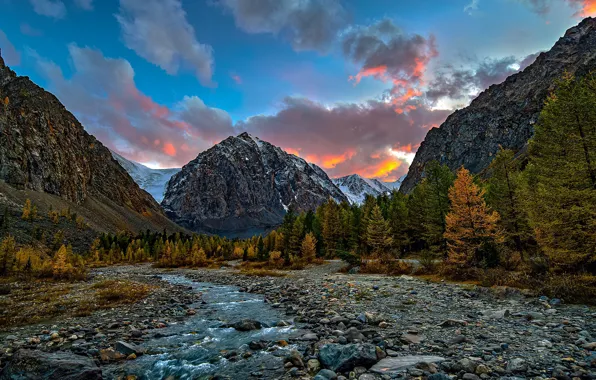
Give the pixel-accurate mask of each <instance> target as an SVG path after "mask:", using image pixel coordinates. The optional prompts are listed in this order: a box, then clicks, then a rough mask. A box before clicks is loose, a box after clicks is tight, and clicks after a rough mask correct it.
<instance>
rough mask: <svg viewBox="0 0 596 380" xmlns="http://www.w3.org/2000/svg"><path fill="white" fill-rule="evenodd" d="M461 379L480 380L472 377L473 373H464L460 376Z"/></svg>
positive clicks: (474, 376)
mask: <svg viewBox="0 0 596 380" xmlns="http://www.w3.org/2000/svg"><path fill="white" fill-rule="evenodd" d="M462 379H464V380H480V378H479V377H478V376H476V375H474V374H473V373H465V374H464V375H463V376H462Z"/></svg>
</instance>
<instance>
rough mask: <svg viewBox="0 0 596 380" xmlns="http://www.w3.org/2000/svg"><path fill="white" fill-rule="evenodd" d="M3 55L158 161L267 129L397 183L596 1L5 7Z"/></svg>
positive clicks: (344, 167)
mask: <svg viewBox="0 0 596 380" xmlns="http://www.w3.org/2000/svg"><path fill="white" fill-rule="evenodd" d="M0 8H1V9H2V12H0V48H1V49H2V56H3V57H4V59H5V61H6V63H7V64H8V65H9V66H11V67H12V69H13V70H15V71H16V72H17V74H19V75H26V76H29V77H30V78H31V79H32V80H33V81H34V82H36V83H37V84H39V85H40V86H42V87H44V88H45V89H47V90H48V91H51V92H52V93H54V94H55V95H56V96H57V97H58V98H59V99H60V101H61V102H62V103H63V104H64V105H65V106H66V108H67V109H68V110H69V111H71V112H72V113H73V114H74V115H75V116H76V117H77V118H78V119H79V121H81V123H82V124H83V125H84V127H85V129H86V130H87V131H88V132H89V133H91V134H93V135H95V136H96V137H97V138H98V139H99V140H100V141H102V142H103V143H104V144H105V145H106V146H107V147H109V148H110V149H112V150H114V151H116V152H117V153H119V154H121V155H123V156H125V157H127V158H129V159H131V160H134V161H138V162H141V163H144V164H146V165H148V166H150V167H158V168H168V167H181V166H183V165H185V164H186V163H187V162H189V161H190V160H192V159H194V158H195V157H196V156H197V155H198V154H199V153H200V152H202V151H204V150H205V149H208V148H210V147H211V146H213V145H214V144H216V143H218V142H219V141H221V140H223V139H225V138H227V137H228V136H231V135H238V134H240V133H242V132H245V131H248V132H249V133H251V134H252V135H254V136H258V137H259V138H261V139H263V140H265V141H269V142H271V143H272V144H275V145H278V146H280V147H282V148H283V149H285V150H286V151H287V152H290V153H293V154H296V155H299V156H300V157H303V158H304V159H306V160H307V161H310V162H313V163H315V164H317V165H319V166H321V167H322V168H323V169H325V170H326V171H327V173H328V174H329V175H330V176H331V177H339V176H344V175H348V174H353V173H356V174H360V175H362V176H364V177H368V178H379V179H381V180H383V181H394V180H396V179H398V178H399V177H401V176H402V175H404V174H405V173H406V172H407V168H408V165H409V164H410V163H411V162H412V159H413V157H414V154H415V152H416V149H417V148H418V147H419V145H420V143H421V141H422V140H423V139H424V136H425V135H426V132H427V131H428V130H429V129H431V128H433V127H438V126H440V124H441V123H442V122H443V121H444V120H445V119H446V118H447V116H448V115H449V114H450V113H451V112H453V110H455V109H457V108H462V107H464V106H466V105H468V104H469V103H470V101H471V100H473V99H474V97H476V96H477V95H478V93H480V92H481V91H482V90H484V89H486V88H487V87H488V86H490V85H491V84H495V83H500V82H502V81H503V80H504V79H505V78H506V77H507V76H509V75H511V74H513V73H515V72H517V71H519V70H523V69H524V68H525V67H527V66H528V65H530V64H531V63H532V62H533V61H534V59H535V58H536V56H537V55H538V54H539V53H540V52H543V51H547V50H549V49H550V48H551V47H552V46H553V44H554V43H555V42H556V41H557V39H558V38H560V37H561V36H562V35H563V34H564V33H565V31H566V30H567V29H568V28H570V27H572V26H574V25H576V24H577V23H578V22H579V21H580V20H581V19H582V18H583V17H588V16H596V0H0Z"/></svg>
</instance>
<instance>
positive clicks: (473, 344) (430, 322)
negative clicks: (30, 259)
mask: <svg viewBox="0 0 596 380" xmlns="http://www.w3.org/2000/svg"><path fill="white" fill-rule="evenodd" d="M341 265H342V264H341V263H339V262H331V263H328V264H326V265H323V266H318V267H314V268H308V269H306V270H302V271H291V272H289V273H288V274H287V276H286V277H252V276H243V275H239V274H238V272H237V271H236V270H234V269H233V268H226V269H221V270H185V269H179V270H173V271H168V270H159V269H154V268H151V267H149V266H133V267H111V268H105V269H100V270H98V272H94V275H95V276H101V277H98V279H97V280H98V281H99V280H100V278H101V281H104V280H106V279H109V278H127V279H130V280H134V281H138V282H140V283H144V284H146V285H148V286H151V287H152V290H151V293H150V294H149V295H148V297H147V298H145V299H144V300H142V301H140V302H139V303H137V304H132V305H121V306H119V307H116V308H114V309H104V310H99V311H96V312H93V313H92V314H91V315H90V316H86V317H84V316H83V317H74V316H69V317H64V318H62V317H60V318H59V319H58V320H55V321H53V322H51V323H48V324H43V323H42V324H37V325H31V326H25V327H19V328H11V329H8V330H7V331H4V332H3V333H1V334H0V348H1V349H2V357H1V358H0V361H1V362H2V363H3V364H2V365H3V366H4V363H6V362H9V361H11V360H12V357H13V355H15V354H14V353H15V352H18V351H19V350H21V351H23V350H24V349H29V350H38V351H47V352H52V351H68V352H74V353H76V354H82V355H85V356H86V357H89V358H91V359H90V363H87V364H88V365H91V364H94V365H97V366H98V367H99V368H100V369H103V370H104V372H105V373H109V374H110V375H109V376H112V374H113V373H116V372H114V371H112V370H111V369H113V368H114V366H124V365H123V364H122V363H128V362H126V361H125V359H126V358H128V359H129V362H135V361H139V359H138V358H137V357H138V356H141V354H143V353H145V355H147V356H146V357H147V358H148V357H150V356H151V355H159V354H160V353H152V352H143V350H144V347H145V348H146V347H152V346H153V344H152V342H153V341H155V340H156V339H160V335H159V334H160V331H165V330H163V329H168V328H169V327H171V326H172V325H189V324H191V323H194V322H193V321H196V318H195V319H193V316H194V315H195V314H196V313H197V312H198V313H199V314H201V315H202V318H203V319H208V317H207V316H208V315H209V314H208V313H211V309H210V308H213V305H209V303H207V304H203V302H205V301H204V300H202V292H204V290H203V291H197V289H194V290H193V288H192V286H189V285H188V284H174V283H171V282H167V281H164V280H163V279H162V278H161V277H160V276H162V275H164V274H166V275H172V274H175V275H177V276H184V278H186V279H190V280H194V281H200V282H201V283H211V284H221V285H226V286H230V285H231V286H236V287H239V288H240V290H241V292H240V293H242V292H246V293H247V294H255V295H262V297H263V301H264V303H265V305H266V307H267V308H271V309H274V310H277V312H279V316H278V318H279V321H278V322H279V323H280V324H281V325H282V326H283V325H284V324H289V325H291V326H295V328H293V329H292V331H291V333H290V334H288V336H287V339H284V340H283V343H282V342H280V341H279V340H278V339H277V337H275V339H273V340H270V341H267V340H266V339H265V340H264V341H262V342H261V340H259V342H260V343H258V344H256V343H253V344H252V345H249V344H244V345H243V346H244V347H242V346H241V347H239V348H238V350H236V352H233V355H232V353H230V352H229V351H228V352H223V353H220V356H221V358H222V359H225V363H224V364H225V365H227V364H228V363H229V362H232V363H236V364H234V365H236V366H238V365H240V364H241V363H243V361H246V363H247V364H250V363H252V362H251V360H254V359H251V358H252V357H253V356H254V355H255V354H258V353H259V352H273V353H275V352H277V354H276V355H277V356H276V355H271V356H272V357H276V358H277V359H276V360H272V361H271V362H270V363H269V364H268V365H272V366H275V365H277V366H280V367H281V368H278V369H277V370H278V372H268V371H261V370H259V368H255V369H253V370H252V371H250V372H248V371H247V372H246V373H245V374H244V375H243V376H246V378H278V377H271V376H273V375H272V374H273V373H276V374H279V375H275V376H281V377H287V378H305V379H306V378H312V377H314V376H315V375H316V374H317V373H318V370H319V369H320V368H327V369H331V370H332V371H333V372H334V373H335V374H336V375H339V376H341V375H345V376H346V377H352V378H356V379H362V380H372V379H382V378H397V377H399V376H401V377H403V376H406V377H421V376H422V377H429V378H433V379H445V378H446V377H445V376H450V377H451V378H462V379H470V380H473V379H476V378H482V379H488V378H502V377H510V378H511V377H518V378H551V377H555V378H562V379H564V378H574V377H575V378H596V353H595V350H596V343H595V342H596V336H595V335H596V309H594V308H589V307H587V306H582V305H565V304H562V303H561V302H560V300H557V299H553V300H549V299H547V298H545V297H542V298H541V297H539V295H533V294H530V292H520V291H518V290H514V289H509V288H498V289H484V288H478V287H475V286H472V285H457V284H450V283H441V282H438V283H437V282H429V281H424V280H420V279H415V278H412V277H408V276H401V277H386V276H377V275H344V274H337V273H336V272H337V270H338V269H339V268H340V267H341ZM264 307H265V306H264ZM203 308H204V309H205V310H202V309H203ZM61 318H62V319H61ZM262 322H266V323H269V324H271V323H272V322H273V321H262ZM218 323H219V326H217V328H228V329H229V327H227V326H225V323H226V321H219V322H218ZM261 330H262V329H261ZM56 334H57V335H56ZM75 336H76V338H75ZM119 342H121V343H126V344H132V345H133V346H132V347H133V348H132V351H131V350H127V349H126V348H122V344H119ZM286 346H287V347H290V348H291V350H288V349H285V347H286ZM119 350H120V351H126V353H121V352H120V351H119ZM134 350H138V352H135V351H134ZM294 351H295V352H294ZM292 352H293V353H292ZM112 353H113V354H112ZM137 353H138V354H139V355H137ZM102 354H103V357H102ZM132 354H135V355H134V357H131V355H132ZM161 354H163V353H161ZM110 355H111V356H110ZM123 355H124V356H123ZM104 359H105V360H104ZM230 359H231V360H230ZM212 361H213V360H212ZM139 362H140V361H139ZM222 362H223V360H222ZM284 362H285V364H284ZM238 363H240V364H238ZM406 364H409V365H406ZM151 365H155V363H153V364H151ZM160 365H161V364H160ZM126 367H127V368H131V370H132V369H134V368H133V367H130V366H126ZM108 368H110V371H107V372H106V369H108ZM214 368H215V371H217V367H214ZM224 372H226V371H222V374H224ZM214 374H217V373H216V372H214V373H212V375H214ZM114 376H115V375H114ZM135 376H137V377H138V378H142V374H141V373H140V372H138V373H137V375H135ZM226 376H230V375H229V374H228V375H226ZM324 376H327V377H324ZM0 378H1V376H0ZM104 378H110V377H105V374H104ZM131 378H134V377H131ZM173 378H175V377H173ZM231 378H234V377H231ZM325 378H333V377H332V375H331V372H326V371H323V372H322V373H321V374H320V375H319V377H318V378H317V380H319V379H321V380H322V379H325Z"/></svg>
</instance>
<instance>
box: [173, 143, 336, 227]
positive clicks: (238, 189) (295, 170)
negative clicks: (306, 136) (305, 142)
mask: <svg viewBox="0 0 596 380" xmlns="http://www.w3.org/2000/svg"><path fill="white" fill-rule="evenodd" d="M330 197H331V198H334V199H335V200H337V201H339V202H341V201H344V200H347V198H346V197H345V195H344V194H343V193H342V192H341V191H340V190H339V188H338V187H337V186H335V185H334V184H333V182H332V181H331V179H329V177H328V176H327V174H325V172H324V171H323V170H322V169H321V168H319V167H318V166H316V165H313V164H309V163H308V162H306V161H304V160H303V159H302V158H299V157H297V156H295V155H292V154H288V153H286V152H284V151H283V150H281V149H280V148H278V147H276V146H273V145H271V144H269V143H267V142H264V141H261V140H259V139H258V138H256V137H253V136H250V135H249V134H247V133H243V134H241V135H239V136H237V137H229V138H227V139H225V140H224V141H222V142H220V143H219V144H217V145H215V146H214V147H212V148H211V149H208V150H206V151H204V152H202V153H201V154H199V155H198V157H197V158H195V159H194V160H192V161H191V162H189V163H188V164H187V165H185V166H184V167H183V168H182V171H180V173H178V174H176V175H174V176H173V177H172V178H171V179H170V181H169V182H168V186H167V189H166V193H165V197H164V200H163V202H162V205H163V207H164V209H165V210H166V212H167V214H168V215H169V216H170V217H171V218H172V219H173V220H175V221H176V222H178V223H179V224H180V225H182V226H184V227H187V228H189V229H191V230H194V231H197V232H213V233H224V234H226V235H235V236H242V235H253V234H254V233H255V232H257V231H262V230H267V229H269V228H272V227H275V226H277V225H279V224H281V222H282V220H283V217H284V215H285V214H286V210H288V209H289V208H290V207H293V208H294V210H295V211H297V212H301V211H307V210H314V209H316V208H317V207H318V206H320V205H321V204H322V203H323V202H325V201H327V200H328V199H329V198H330Z"/></svg>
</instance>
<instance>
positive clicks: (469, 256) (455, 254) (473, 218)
mask: <svg viewBox="0 0 596 380" xmlns="http://www.w3.org/2000/svg"><path fill="white" fill-rule="evenodd" d="M483 196H484V190H481V189H480V188H479V187H478V186H477V185H476V184H474V180H473V178H472V175H471V174H470V172H469V171H468V170H466V169H465V168H464V167H462V168H461V169H459V171H458V172H457V178H456V180H455V182H454V183H453V186H452V187H451V189H449V199H450V201H451V210H450V212H449V214H447V216H446V218H445V220H446V231H445V238H446V239H447V240H448V246H449V257H448V263H449V264H453V265H457V266H470V265H471V264H473V263H474V260H475V259H476V255H477V253H478V251H479V249H480V248H481V247H482V245H483V244H484V243H486V242H488V241H500V240H502V237H501V232H500V231H499V230H498V228H497V222H498V221H499V218H500V217H499V214H498V213H497V212H496V211H491V210H490V209H489V208H488V206H487V205H486V202H485V201H484V198H483Z"/></svg>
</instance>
